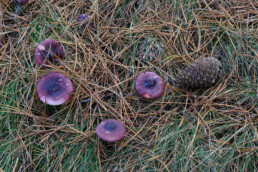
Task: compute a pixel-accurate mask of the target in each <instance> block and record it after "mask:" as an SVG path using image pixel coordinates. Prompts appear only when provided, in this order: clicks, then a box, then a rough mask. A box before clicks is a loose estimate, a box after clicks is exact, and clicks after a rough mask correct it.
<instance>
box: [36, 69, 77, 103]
mask: <svg viewBox="0 0 258 172" xmlns="http://www.w3.org/2000/svg"><path fill="white" fill-rule="evenodd" d="M37 93H38V96H39V99H40V100H41V101H42V102H44V103H46V104H49V105H60V104H63V103H65V102H66V101H67V100H69V98H70V96H71V95H72V94H73V84H72V82H71V80H70V79H69V78H68V77H66V76H64V75H63V74H61V73H59V72H50V73H48V74H46V75H45V76H43V77H42V78H41V79H40V80H39V81H38V82H37Z"/></svg>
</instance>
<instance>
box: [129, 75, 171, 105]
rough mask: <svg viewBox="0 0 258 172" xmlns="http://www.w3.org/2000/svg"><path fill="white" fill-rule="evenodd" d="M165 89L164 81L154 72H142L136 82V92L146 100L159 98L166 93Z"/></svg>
mask: <svg viewBox="0 0 258 172" xmlns="http://www.w3.org/2000/svg"><path fill="white" fill-rule="evenodd" d="M165 87H166V84H165V82H164V80H163V79H162V78H161V77H160V76H159V75H158V74H156V73H155V72H152V71H146V72H142V73H141V74H139V75H138V76H137V77H136V79H135V81H134V89H135V92H136V93H137V94H138V95H139V96H140V97H142V98H143V99H146V100H152V99H157V98H159V97H160V96H161V95H162V94H163V93H164V91H165Z"/></svg>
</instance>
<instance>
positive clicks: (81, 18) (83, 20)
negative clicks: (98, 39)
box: [77, 14, 90, 28]
mask: <svg viewBox="0 0 258 172" xmlns="http://www.w3.org/2000/svg"><path fill="white" fill-rule="evenodd" d="M89 19H90V15H88V14H81V15H79V16H78V18H77V22H79V23H82V25H81V27H82V28H85V27H86V26H87V24H88V22H89Z"/></svg>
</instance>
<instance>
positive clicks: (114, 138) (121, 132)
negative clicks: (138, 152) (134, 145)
mask: <svg viewBox="0 0 258 172" xmlns="http://www.w3.org/2000/svg"><path fill="white" fill-rule="evenodd" d="M96 134H97V136H98V137H99V138H100V139H101V140H104V141H106V142H107V143H113V142H118V141H120V140H122V139H123V138H124V136H125V135H126V128H125V125H124V124H123V123H122V122H121V121H119V120H116V119H107V120H104V121H102V122H101V123H100V124H99V125H98V126H97V128H96Z"/></svg>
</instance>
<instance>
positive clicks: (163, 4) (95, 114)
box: [0, 0, 258, 171]
mask: <svg viewBox="0 0 258 172" xmlns="http://www.w3.org/2000/svg"><path fill="white" fill-rule="evenodd" d="M1 3H2V4H1V7H2V9H1V11H2V21H1V17H0V23H3V25H0V26H2V31H0V32H1V34H0V171H1V170H4V171H12V170H14V171H127V170H128V171H257V162H256V157H257V138H258V136H257V119H258V118H257V117H258V116H257V114H258V113H257V109H258V105H257V104H258V102H257V95H258V94H257V83H258V81H257V78H258V70H257V66H258V60H257V59H258V58H257V57H258V52H257V51H258V45H257V41H258V37H257V35H258V34H257V33H258V29H257V28H258V19H257V17H258V13H257V10H258V4H257V2H256V1H253V0H249V1H245V0H237V1H231V0H223V1H221V0H218V1H214V0H198V1H193V0H177V1H174V0H162V1H149V0H148V1H143V0H140V1H139V0H131V1H127V0H120V1H119V0H116V1H107V0H105V1H104V0H103V1H94V2H93V1H88V0H77V1H68V0H56V1H30V2H29V3H28V4H26V5H24V6H22V7H21V11H20V13H19V15H15V14H14V13H13V12H14V10H15V4H14V3H13V1H1ZM80 14H88V15H90V16H91V17H90V20H89V22H88V24H87V26H86V27H85V28H83V29H82V28H81V27H80V25H79V24H78V23H77V18H78V15H80ZM47 38H50V39H53V40H56V41H57V42H59V43H60V44H61V45H62V47H63V48H64V50H65V58H64V59H63V60H62V61H61V62H60V64H59V65H49V69H47V70H44V69H42V68H40V67H39V66H38V65H37V64H36V62H35V58H34V51H35V48H36V46H37V45H38V44H39V43H40V42H42V41H43V40H45V39H47ZM207 56H209V57H210V56H213V57H215V58H217V59H219V61H220V62H221V64H222V67H223V70H224V74H223V76H222V77H221V78H220V80H219V82H217V83H216V84H215V85H213V86H211V87H209V88H205V89H193V90H190V91H189V90H184V89H183V88H177V87H176V85H173V86H170V85H168V84H167V87H166V91H165V94H164V95H163V96H162V97H161V98H160V99H157V100H154V101H148V102H146V101H143V100H142V99H140V98H139V97H138V96H137V95H136V94H135V91H134V88H133V85H134V84H133V83H134V79H135V77H136V76H137V75H138V74H139V73H141V72H142V71H146V70H151V71H155V72H156V73H158V74H159V75H160V76H161V77H162V78H164V79H168V78H169V81H170V78H173V79H175V78H176V76H177V75H178V72H179V71H180V70H181V69H183V68H185V66H188V65H189V64H190V63H191V62H192V61H194V60H196V59H198V58H199V57H207ZM50 71H57V72H60V73H62V74H64V75H66V76H67V77H69V78H70V79H71V80H72V83H73V86H74V93H73V96H72V98H71V99H70V100H69V101H68V102H66V103H65V104H63V105H60V106H49V105H46V104H44V103H42V102H40V100H39V99H38V97H37V93H36V84H37V81H38V80H39V79H40V78H41V77H42V76H44V75H45V74H47V73H49V72H50ZM169 81H168V82H169ZM108 118H116V119H119V120H121V121H122V122H123V123H124V124H125V125H126V127H127V131H128V133H127V136H126V137H125V139H124V140H123V141H122V142H119V143H116V144H114V145H112V146H111V145H106V144H105V143H104V142H102V141H101V140H99V139H98V138H97V137H96V136H95V127H96V126H97V124H99V123H100V122H101V121H102V120H105V119H108Z"/></svg>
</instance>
